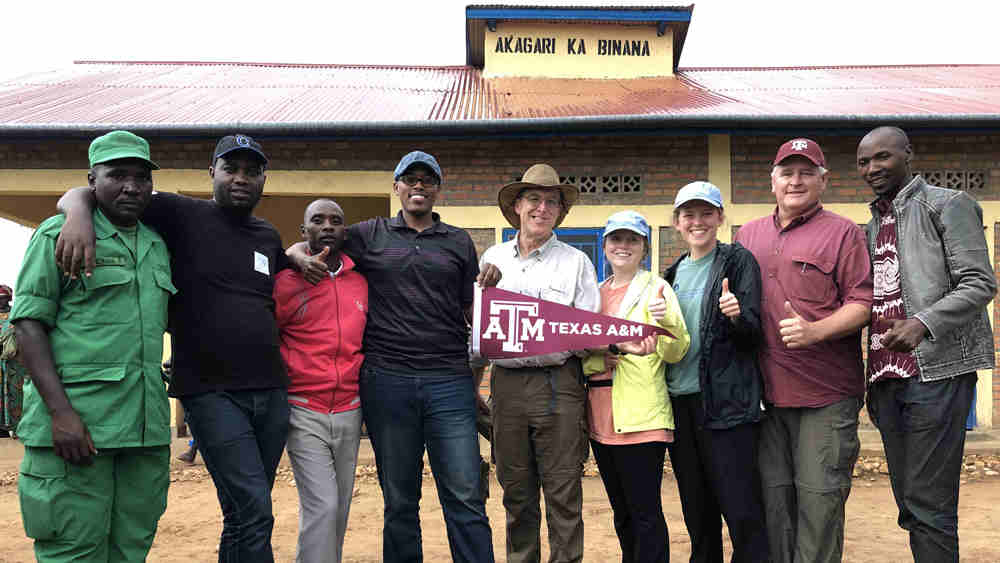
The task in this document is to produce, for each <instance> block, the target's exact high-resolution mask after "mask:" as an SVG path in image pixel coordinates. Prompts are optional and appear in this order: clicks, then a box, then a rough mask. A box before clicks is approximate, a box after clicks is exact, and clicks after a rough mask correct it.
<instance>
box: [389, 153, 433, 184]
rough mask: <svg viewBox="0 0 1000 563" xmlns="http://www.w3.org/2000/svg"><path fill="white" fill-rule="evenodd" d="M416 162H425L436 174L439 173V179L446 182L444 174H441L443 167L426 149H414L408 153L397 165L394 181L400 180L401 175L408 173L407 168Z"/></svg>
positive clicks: (393, 174) (393, 176)
mask: <svg viewBox="0 0 1000 563" xmlns="http://www.w3.org/2000/svg"><path fill="white" fill-rule="evenodd" d="M414 164H423V165H424V166H426V167H428V168H430V169H431V171H432V172H434V174H436V175H437V177H438V180H440V181H441V183H442V184H443V183H444V176H443V175H442V174H441V167H440V166H439V165H438V161H437V160H436V159H435V158H434V157H433V156H431V155H429V154H427V153H425V152H424V151H413V152H410V153H407V154H406V156H404V157H403V158H402V159H401V160H400V161H399V164H397V165H396V171H395V172H393V173H392V179H393V181H395V180H398V179H399V177H400V176H402V175H403V174H406V170H407V169H408V168H409V167H411V166H413V165H414Z"/></svg>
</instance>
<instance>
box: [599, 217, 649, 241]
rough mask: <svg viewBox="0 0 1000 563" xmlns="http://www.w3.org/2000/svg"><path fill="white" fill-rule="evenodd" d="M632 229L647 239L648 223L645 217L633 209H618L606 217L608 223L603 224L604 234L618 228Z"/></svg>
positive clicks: (618, 229) (608, 233)
mask: <svg viewBox="0 0 1000 563" xmlns="http://www.w3.org/2000/svg"><path fill="white" fill-rule="evenodd" d="M622 229H624V230H626V231H632V232H633V233H635V234H637V235H641V236H643V237H645V238H646V240H649V223H648V222H647V221H646V218H645V217H643V216H642V215H639V214H638V213H636V212H635V211H619V212H618V213H615V214H614V215H612V216H611V217H608V224H607V225H604V236H605V237H607V236H608V235H610V234H611V233H613V232H615V231H620V230H622Z"/></svg>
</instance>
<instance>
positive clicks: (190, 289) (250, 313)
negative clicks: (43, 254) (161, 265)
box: [56, 135, 289, 562]
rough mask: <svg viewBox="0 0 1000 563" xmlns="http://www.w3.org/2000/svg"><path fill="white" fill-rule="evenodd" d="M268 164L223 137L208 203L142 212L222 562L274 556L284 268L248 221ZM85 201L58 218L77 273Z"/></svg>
mask: <svg viewBox="0 0 1000 563" xmlns="http://www.w3.org/2000/svg"><path fill="white" fill-rule="evenodd" d="M266 167H267V157H266V156H265V155H264V151H263V149H262V148H261V146H260V145H259V144H258V143H257V142H256V141H254V140H253V139H251V138H250V137H248V136H246V135H228V136H225V137H223V138H222V139H220V140H219V142H218V144H217V145H216V147H215V151H214V152H213V153H212V161H211V165H210V166H209V168H208V174H209V176H210V177H211V178H212V184H213V198H212V200H210V201H206V200H201V199H195V198H190V197H185V196H181V195H176V194H170V193H156V194H153V197H152V200H151V201H150V204H149V206H148V207H147V208H146V211H145V213H143V215H142V216H141V217H140V219H141V220H142V222H143V223H145V224H146V225H149V226H150V227H152V228H153V229H155V230H156V231H157V232H159V233H160V235H161V236H162V237H163V239H164V241H166V243H167V247H168V249H169V250H170V257H171V267H172V269H173V281H174V285H175V286H177V288H178V290H179V291H178V293H177V295H176V296H174V298H173V299H171V301H170V310H169V330H170V333H171V340H172V348H173V358H174V362H173V374H172V379H171V384H170V395H171V396H174V397H179V398H180V400H181V403H182V404H183V405H184V410H185V412H186V413H187V416H188V424H189V425H190V426H191V431H192V433H193V434H194V435H195V436H196V437H197V440H198V446H199V448H200V449H201V452H202V458H203V459H204V460H205V466H206V467H207V468H208V471H209V473H211V475H212V479H213V480H214V481H215V485H216V488H217V489H218V490H219V503H220V504H221V505H222V513H223V519H224V520H223V529H222V538H221V541H220V544H219V561H254V562H270V561H273V560H274V557H273V555H272V552H271V531H272V528H273V526H274V517H273V515H272V511H271V487H272V486H273V484H274V476H275V472H276V470H277V467H278V461H279V460H280V459H281V452H282V450H283V449H284V447H285V438H286V436H287V434H288V414H289V413H288V410H289V408H288V400H287V385H288V378H287V375H286V374H285V367H284V363H283V361H282V359H281V353H280V351H279V348H278V330H277V326H276V324H275V321H274V301H273V299H272V298H271V294H272V292H273V289H274V288H273V286H274V283H273V280H274V275H275V274H276V273H277V272H278V271H279V270H282V269H284V268H285V267H286V266H287V264H288V262H287V257H286V256H285V252H284V250H283V247H282V244H281V236H280V235H279V234H278V232H277V231H276V230H275V229H274V227H273V226H271V224H270V223H268V222H267V221H264V220H263V219H259V218H257V217H254V216H253V215H252V214H251V213H252V211H253V208H254V207H255V206H256V205H257V202H259V201H260V197H261V194H262V193H263V190H264V182H265V180H266V173H265V170H266ZM93 205H94V199H93V196H92V195H91V193H90V191H89V190H88V189H86V188H83V189H80V188H74V189H72V190H70V191H69V192H67V193H66V195H64V196H63V198H62V199H61V200H60V201H59V209H60V211H63V212H64V213H66V223H65V225H64V226H63V230H62V234H61V235H60V239H59V241H58V243H57V247H56V253H57V259H58V260H59V263H60V264H61V265H62V266H63V269H64V270H65V271H67V272H70V273H73V274H74V275H75V273H76V272H78V271H79V270H80V269H81V267H83V269H84V270H85V271H86V272H87V273H89V272H90V271H91V270H92V268H93V265H94V250H93V245H94V229H93V224H92V223H91V220H90V209H92V207H93ZM84 256H86V257H87V258H86V259H85V260H82V258H83V257H84ZM96 258H97V260H100V258H101V257H100V256H97V257H96ZM81 262H84V263H83V264H81Z"/></svg>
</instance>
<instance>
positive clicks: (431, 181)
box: [399, 174, 441, 188]
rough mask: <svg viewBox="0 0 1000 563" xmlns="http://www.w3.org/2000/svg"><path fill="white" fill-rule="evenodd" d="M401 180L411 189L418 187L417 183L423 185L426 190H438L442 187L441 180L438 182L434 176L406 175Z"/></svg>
mask: <svg viewBox="0 0 1000 563" xmlns="http://www.w3.org/2000/svg"><path fill="white" fill-rule="evenodd" d="M399 179H400V180H402V181H403V183H404V184H406V185H407V186H410V187H411V188H412V187H413V186H416V185H417V182H420V183H421V184H423V185H424V187H425V188H436V187H438V186H440V185H441V180H438V179H437V178H435V177H434V176H417V175H416V174H404V175H402V176H400V177H399Z"/></svg>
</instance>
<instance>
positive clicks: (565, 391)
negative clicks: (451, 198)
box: [481, 164, 600, 563]
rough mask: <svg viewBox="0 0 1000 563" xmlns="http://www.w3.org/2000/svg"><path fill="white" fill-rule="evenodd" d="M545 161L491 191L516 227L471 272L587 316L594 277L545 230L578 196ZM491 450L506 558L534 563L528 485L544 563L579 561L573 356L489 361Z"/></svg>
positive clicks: (596, 301)
mask: <svg viewBox="0 0 1000 563" xmlns="http://www.w3.org/2000/svg"><path fill="white" fill-rule="evenodd" d="M579 194H580V192H579V190H578V189H577V188H576V186H572V185H569V184H565V183H563V182H561V181H560V179H559V174H558V173H557V172H556V171H555V169H554V168H552V166H549V165H548V164H536V165H534V166H532V167H531V168H528V170H527V171H525V173H524V176H523V177H522V179H521V181H519V182H513V183H510V184H507V185H506V186H504V187H503V188H501V189H500V192H499V194H498V197H497V200H498V203H499V205H500V211H501V212H502V213H503V216H504V218H506V219H507V221H508V222H509V223H510V224H511V226H513V227H514V228H515V229H517V230H518V231H517V235H516V236H515V237H514V238H513V239H511V240H510V241H508V242H505V243H502V244H498V245H496V246H493V247H491V248H490V249H488V250H487V251H486V252H485V253H483V257H482V259H481V262H482V267H481V269H482V270H483V271H484V272H485V271H487V270H488V269H489V268H490V267H496V268H498V269H499V270H500V271H501V273H502V278H501V280H500V283H499V284H498V285H497V287H499V288H500V289H505V290H507V291H515V292H517V293H521V294H524V295H531V296H532V297H538V298H541V299H545V300H547V301H554V302H557V303H561V304H563V305H570V306H573V307H576V308H578V309H584V310H587V311H594V312H596V311H597V310H598V309H599V308H600V293H599V291H598V289H597V276H596V274H595V272H594V265H593V264H592V263H591V261H590V259H589V258H587V256H586V255H585V254H584V253H583V252H581V251H580V250H577V249H576V248H573V247H572V246H570V245H568V244H566V243H564V242H562V241H560V240H559V238H558V237H557V236H556V234H555V233H554V232H553V230H554V229H555V228H556V227H557V226H559V225H560V224H561V223H562V222H563V219H565V218H566V214H567V213H569V210H570V208H571V207H572V206H573V204H574V203H576V201H577V199H578V198H579ZM491 390H492V395H493V452H494V456H495V457H496V463H497V478H498V479H499V481H500V485H501V486H502V487H503V503H504V507H505V508H506V510H507V561H508V562H511V563H520V562H537V561H538V560H539V559H540V552H541V545H540V539H539V528H540V526H541V510H540V509H539V503H538V498H539V497H538V489H539V486H541V489H542V493H543V494H544V495H545V508H546V515H547V520H548V529H549V551H550V553H551V556H550V558H549V561H551V562H559V561H580V560H581V559H582V557H583V518H582V514H581V512H582V507H583V489H582V485H581V477H582V475H583V463H584V461H586V458H587V454H588V451H589V450H588V442H587V432H586V424H585V418H584V416H585V415H584V412H585V411H584V406H585V401H586V390H585V389H584V386H583V373H582V370H581V366H580V358H579V357H578V356H577V355H575V354H574V353H572V352H559V353H554V354H546V355H542V356H532V357H528V358H516V359H505V360H497V361H496V362H495V363H494V368H493V376H492V382H491Z"/></svg>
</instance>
